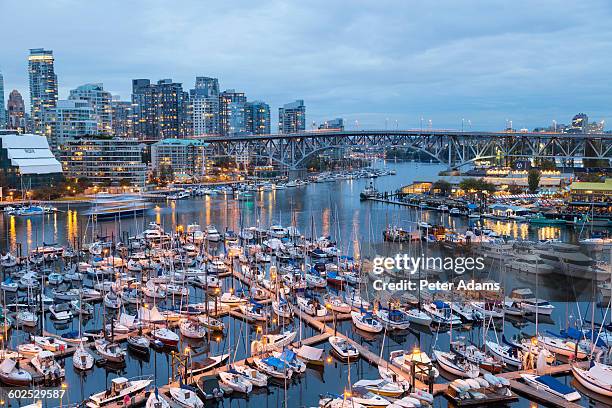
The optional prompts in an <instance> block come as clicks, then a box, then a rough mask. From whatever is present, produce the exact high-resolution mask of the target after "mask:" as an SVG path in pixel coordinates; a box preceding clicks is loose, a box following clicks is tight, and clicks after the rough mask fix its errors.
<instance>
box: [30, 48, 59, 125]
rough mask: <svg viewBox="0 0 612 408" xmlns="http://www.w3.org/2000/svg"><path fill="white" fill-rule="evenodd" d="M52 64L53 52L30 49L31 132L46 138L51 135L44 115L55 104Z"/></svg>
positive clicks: (54, 80)
mask: <svg viewBox="0 0 612 408" xmlns="http://www.w3.org/2000/svg"><path fill="white" fill-rule="evenodd" d="M53 64H54V58H53V51H51V50H45V49H42V48H33V49H30V56H29V57H28V72H29V76H30V110H31V116H32V122H33V132H34V133H36V134H40V135H46V136H49V135H50V134H51V127H50V125H49V123H48V122H47V121H46V120H45V114H46V112H47V111H49V110H50V109H53V108H55V105H56V104H57V75H55V69H54V66H53Z"/></svg>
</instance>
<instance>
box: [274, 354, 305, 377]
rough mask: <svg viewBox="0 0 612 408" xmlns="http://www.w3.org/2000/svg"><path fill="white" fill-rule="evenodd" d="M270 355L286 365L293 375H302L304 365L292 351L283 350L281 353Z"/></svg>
mask: <svg viewBox="0 0 612 408" xmlns="http://www.w3.org/2000/svg"><path fill="white" fill-rule="evenodd" d="M272 355H273V356H274V357H276V358H278V359H279V360H281V361H282V362H284V363H286V364H287V365H288V366H289V368H291V369H292V370H293V372H294V373H303V372H305V371H306V363H304V362H303V361H302V360H300V359H299V358H298V357H297V354H296V353H295V352H294V351H293V350H290V349H284V350H283V351H282V352H280V351H273V352H272Z"/></svg>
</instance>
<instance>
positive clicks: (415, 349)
mask: <svg viewBox="0 0 612 408" xmlns="http://www.w3.org/2000/svg"><path fill="white" fill-rule="evenodd" d="M420 352H421V350H419V346H416V345H415V346H414V348H413V349H412V354H419V353H420Z"/></svg>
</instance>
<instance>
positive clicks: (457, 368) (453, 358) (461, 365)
mask: <svg viewBox="0 0 612 408" xmlns="http://www.w3.org/2000/svg"><path fill="white" fill-rule="evenodd" d="M433 355H434V357H435V359H436V361H437V362H438V364H439V365H440V367H442V368H443V369H444V370H445V371H447V372H449V373H451V374H453V375H456V376H458V377H461V378H477V377H478V376H479V375H480V370H479V368H478V366H477V365H475V364H472V363H470V362H469V361H468V360H467V359H465V358H463V357H461V356H457V355H456V354H454V353H446V352H443V351H440V350H434V351H433Z"/></svg>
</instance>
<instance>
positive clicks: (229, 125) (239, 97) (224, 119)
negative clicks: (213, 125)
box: [219, 89, 246, 136]
mask: <svg viewBox="0 0 612 408" xmlns="http://www.w3.org/2000/svg"><path fill="white" fill-rule="evenodd" d="M245 106H246V96H245V95H244V92H236V90H235V89H228V90H225V91H223V92H221V93H220V94H219V127H220V133H221V134H222V135H225V136H231V135H236V134H240V133H245V132H246V116H245Z"/></svg>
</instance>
